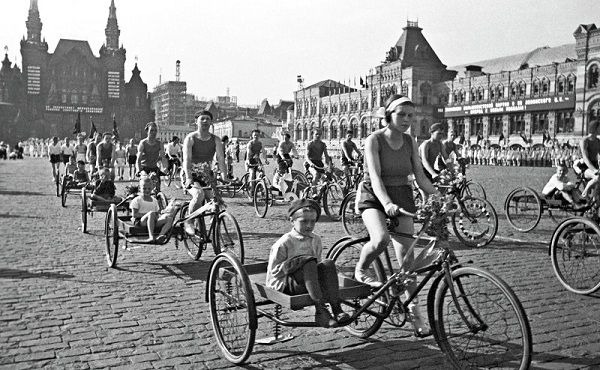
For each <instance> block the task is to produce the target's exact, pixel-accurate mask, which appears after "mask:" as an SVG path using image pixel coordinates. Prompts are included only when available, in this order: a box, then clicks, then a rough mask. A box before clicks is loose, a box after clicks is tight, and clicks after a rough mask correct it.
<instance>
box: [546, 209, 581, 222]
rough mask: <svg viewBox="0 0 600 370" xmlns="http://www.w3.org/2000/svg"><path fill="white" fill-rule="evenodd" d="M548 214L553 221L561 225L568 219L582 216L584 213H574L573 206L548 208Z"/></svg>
mask: <svg viewBox="0 0 600 370" xmlns="http://www.w3.org/2000/svg"><path fill="white" fill-rule="evenodd" d="M548 214H549V215H550V218H551V219H552V221H554V222H556V223H557V224H560V223H561V222H563V221H564V220H566V219H567V218H571V217H578V216H582V215H583V212H579V211H574V210H573V208H572V205H568V206H561V207H560V208H550V207H548Z"/></svg>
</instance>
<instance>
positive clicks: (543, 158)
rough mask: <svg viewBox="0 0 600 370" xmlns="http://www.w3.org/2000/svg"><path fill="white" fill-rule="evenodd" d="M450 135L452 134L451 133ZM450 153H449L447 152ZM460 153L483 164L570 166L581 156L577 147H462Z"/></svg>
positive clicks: (471, 160) (472, 161)
mask: <svg viewBox="0 0 600 370" xmlns="http://www.w3.org/2000/svg"><path fill="white" fill-rule="evenodd" d="M451 135H452V134H451ZM448 154H450V153H448ZM460 154H461V156H462V157H463V158H467V160H468V161H469V163H471V164H476V165H484V166H529V167H549V166H554V167H556V166H557V165H558V164H559V163H564V164H566V165H567V166H572V165H573V163H575V162H576V161H577V160H578V159H580V158H581V150H580V148H579V147H570V146H566V145H564V146H563V147H543V148H542V147H538V148H523V147H520V148H514V149H511V148H500V147H490V148H488V147H483V148H466V147H464V148H462V150H461V151H460Z"/></svg>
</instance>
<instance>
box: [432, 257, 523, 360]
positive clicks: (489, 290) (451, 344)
mask: <svg viewBox="0 0 600 370" xmlns="http://www.w3.org/2000/svg"><path fill="white" fill-rule="evenodd" d="M452 288H453V289H454V290H455V292H456V302H455V301H454V300H453V296H452V293H451V290H450V286H449V285H448V281H447V279H442V280H441V281H440V284H439V286H438V287H437V290H436V294H435V302H434V304H435V309H434V318H433V320H432V328H433V329H434V330H435V339H436V341H437V343H438V345H439V347H440V349H441V350H442V351H443V352H444V353H445V354H446V356H447V357H448V360H449V361H450V363H451V364H452V365H453V366H454V367H455V368H457V369H465V368H469V369H471V368H477V369H482V368H483V369H491V368H494V369H496V368H499V369H528V368H529V365H530V362H531V351H532V340H531V329H530V327H529V320H528V319H527V315H526V313H525V310H523V306H522V305H521V302H520V301H519V299H518V298H517V296H516V295H515V293H514V292H513V291H512V289H511V288H510V287H509V286H508V285H506V283H505V282H504V281H502V279H500V278H499V277H498V276H496V275H495V274H493V273H491V272H487V271H485V270H481V269H479V268H476V267H461V268H458V269H456V270H454V271H453V272H452ZM431 303H432V302H429V304H431ZM461 313H462V314H463V316H461ZM463 317H464V319H463ZM465 319H466V322H465Z"/></svg>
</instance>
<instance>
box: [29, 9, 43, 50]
mask: <svg viewBox="0 0 600 370" xmlns="http://www.w3.org/2000/svg"><path fill="white" fill-rule="evenodd" d="M25 25H26V26H27V41H29V42H35V43H41V42H42V21H41V19H40V11H39V10H38V2H37V0H30V3H29V16H28V17H27V21H26V22H25Z"/></svg>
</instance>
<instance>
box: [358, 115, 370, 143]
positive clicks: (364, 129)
mask: <svg viewBox="0 0 600 370" xmlns="http://www.w3.org/2000/svg"><path fill="white" fill-rule="evenodd" d="M368 135H369V132H368V130H367V118H366V117H363V119H361V120H360V137H361V138H365V137H367V136H368Z"/></svg>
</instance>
